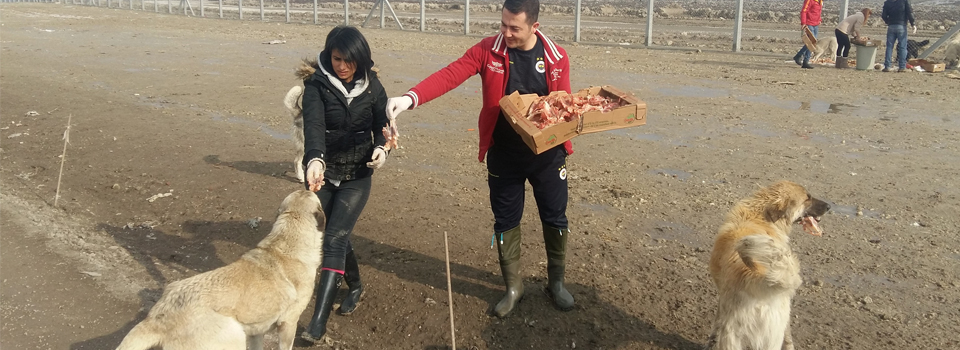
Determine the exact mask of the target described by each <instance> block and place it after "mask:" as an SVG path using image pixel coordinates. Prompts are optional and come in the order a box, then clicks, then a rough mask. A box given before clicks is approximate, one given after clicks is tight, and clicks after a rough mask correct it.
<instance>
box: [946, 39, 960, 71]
mask: <svg viewBox="0 0 960 350" xmlns="http://www.w3.org/2000/svg"><path fill="white" fill-rule="evenodd" d="M943 60H944V61H946V62H947V66H948V67H951V68H960V35H956V36H954V37H953V40H952V41H951V42H950V43H948V44H947V49H946V55H945V57H944V59H943Z"/></svg>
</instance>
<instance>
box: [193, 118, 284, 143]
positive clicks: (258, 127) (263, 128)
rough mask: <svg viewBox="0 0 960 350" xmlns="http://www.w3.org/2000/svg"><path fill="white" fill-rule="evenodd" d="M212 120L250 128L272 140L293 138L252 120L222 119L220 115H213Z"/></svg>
mask: <svg viewBox="0 0 960 350" xmlns="http://www.w3.org/2000/svg"><path fill="white" fill-rule="evenodd" d="M212 119H213V120H216V121H225V122H228V123H233V124H241V125H246V126H250V127H253V128H254V129H256V130H259V131H262V132H263V133H264V134H267V135H270V137H272V138H275V139H279V140H292V136H293V135H291V134H289V133H283V132H279V131H276V130H273V129H272V128H270V126H268V125H267V124H264V123H261V122H256V121H252V120H246V119H241V118H238V117H232V116H231V117H227V118H224V117H223V116H222V115H219V114H215V115H214V116H213V118H212Z"/></svg>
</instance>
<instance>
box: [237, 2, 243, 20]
mask: <svg viewBox="0 0 960 350" xmlns="http://www.w3.org/2000/svg"><path fill="white" fill-rule="evenodd" d="M237 9H238V10H239V11H240V19H241V20H242V19H243V0H240V1H238V2H237Z"/></svg>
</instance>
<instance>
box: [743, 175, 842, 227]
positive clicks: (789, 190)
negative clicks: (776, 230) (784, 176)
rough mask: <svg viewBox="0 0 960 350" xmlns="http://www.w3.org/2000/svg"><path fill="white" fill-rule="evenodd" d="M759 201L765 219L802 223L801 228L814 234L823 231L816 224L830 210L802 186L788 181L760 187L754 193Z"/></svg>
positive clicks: (827, 205) (828, 206)
mask: <svg viewBox="0 0 960 350" xmlns="http://www.w3.org/2000/svg"><path fill="white" fill-rule="evenodd" d="M755 199H756V200H759V203H763V204H764V216H765V217H766V219H767V221H770V222H778V221H781V220H784V221H785V222H787V223H797V224H801V225H803V230H804V231H806V232H807V233H810V234H812V235H815V236H820V235H822V234H823V231H821V230H820V226H819V225H817V223H818V222H820V217H821V216H823V214H826V213H827V211H829V210H830V205H829V204H827V203H826V202H824V201H822V200H819V199H816V198H813V197H812V196H810V193H809V192H807V190H806V189H804V188H803V186H800V185H798V184H796V183H793V182H790V181H780V182H777V183H775V184H773V185H771V186H770V187H767V188H764V189H761V190H760V191H759V192H757V194H756V195H755Z"/></svg>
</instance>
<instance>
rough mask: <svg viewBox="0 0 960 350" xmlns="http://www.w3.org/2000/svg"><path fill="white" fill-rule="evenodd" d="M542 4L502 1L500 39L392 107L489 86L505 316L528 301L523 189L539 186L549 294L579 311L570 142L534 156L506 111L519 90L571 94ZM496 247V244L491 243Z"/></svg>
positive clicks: (488, 135) (490, 178) (485, 130)
mask: <svg viewBox="0 0 960 350" xmlns="http://www.w3.org/2000/svg"><path fill="white" fill-rule="evenodd" d="M539 13H540V2H539V0H506V1H504V3H503V11H502V15H501V24H500V33H499V34H498V35H496V36H492V37H487V38H485V39H483V40H481V41H480V42H479V43H477V44H476V45H474V46H473V47H471V48H470V49H468V50H467V52H466V53H464V54H463V56H462V57H460V58H459V59H457V60H456V61H453V62H452V63H450V64H449V65H448V66H446V67H445V68H443V69H440V70H439V71H437V72H436V73H433V74H432V75H430V76H429V77H427V79H425V80H423V81H421V82H420V83H419V84H417V85H416V86H414V87H413V88H412V89H410V90H409V91H408V92H407V93H406V94H404V95H403V96H400V97H394V98H391V99H389V100H388V101H387V114H388V116H389V117H390V118H391V120H393V119H394V118H396V116H397V115H398V114H399V113H400V112H402V111H405V110H408V109H413V108H416V107H418V106H420V105H422V104H425V103H427V102H429V101H431V100H433V99H435V98H437V97H440V96H441V95H443V94H445V93H447V92H448V91H450V90H452V89H454V88H456V87H457V86H459V85H460V84H461V83H463V82H464V81H466V80H467V79H468V78H470V77H471V76H473V75H476V74H479V75H480V78H481V80H482V85H483V88H482V90H483V107H482V108H481V109H480V118H479V122H478V124H479V125H478V129H479V132H480V153H479V156H478V159H479V160H480V161H481V162H483V160H484V156H486V160H487V170H488V175H487V183H488V185H489V188H490V206H491V208H492V209H493V216H494V219H495V223H494V225H493V231H494V234H493V241H495V242H496V244H497V248H498V252H499V259H500V271H501V273H502V274H503V281H504V284H505V285H506V295H505V296H504V297H503V299H501V300H500V301H499V302H498V303H497V304H496V305H494V306H493V307H492V308H491V310H490V312H491V314H493V315H495V316H499V317H504V316H506V315H507V314H509V313H510V312H511V311H513V309H514V307H515V306H516V304H517V302H519V301H520V299H521V298H522V297H523V293H524V288H523V281H522V280H521V277H520V276H521V275H520V241H521V239H520V237H521V229H520V218H521V216H522V215H523V204H524V203H523V199H524V191H525V189H524V186H525V183H526V182H527V181H529V182H530V185H531V186H532V187H533V196H534V199H535V200H536V202H537V209H538V210H539V214H540V221H541V224H542V228H543V239H544V243H545V246H546V251H547V276H548V286H547V288H546V291H547V294H548V295H549V296H550V297H551V298H552V300H553V303H554V305H555V306H556V307H557V308H558V309H560V310H563V311H569V310H572V309H573V307H574V300H573V296H572V295H571V294H570V292H568V291H567V289H566V288H565V287H564V285H563V280H564V267H565V255H566V247H567V238H568V237H569V236H570V229H569V228H568V223H567V215H566V210H567V169H566V157H567V155H569V154H571V153H572V152H573V149H572V147H571V144H570V141H567V142H565V143H564V144H563V145H562V146H558V147H554V148H552V149H550V150H547V151H545V152H543V153H540V154H535V153H534V152H533V151H531V150H530V148H529V147H528V146H527V145H526V144H525V143H524V142H523V140H522V139H521V138H520V135H519V134H517V132H516V131H514V129H513V127H511V126H510V124H509V123H510V121H509V120H508V119H507V117H506V116H505V115H504V114H503V113H502V112H501V111H500V104H499V102H500V98H502V97H503V96H505V95H509V94H511V93H513V92H514V91H519V92H520V93H521V94H538V95H540V96H544V95H548V94H549V93H550V92H551V91H566V92H568V93H569V92H570V60H569V58H568V57H567V53H566V51H565V50H564V49H563V48H561V47H560V46H557V44H556V43H554V42H553V41H551V40H550V39H549V38H547V37H546V35H544V34H543V33H541V32H540V31H539V30H538V28H539V27H540V23H539V22H537V19H538V16H539ZM491 243H492V242H491Z"/></svg>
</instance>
